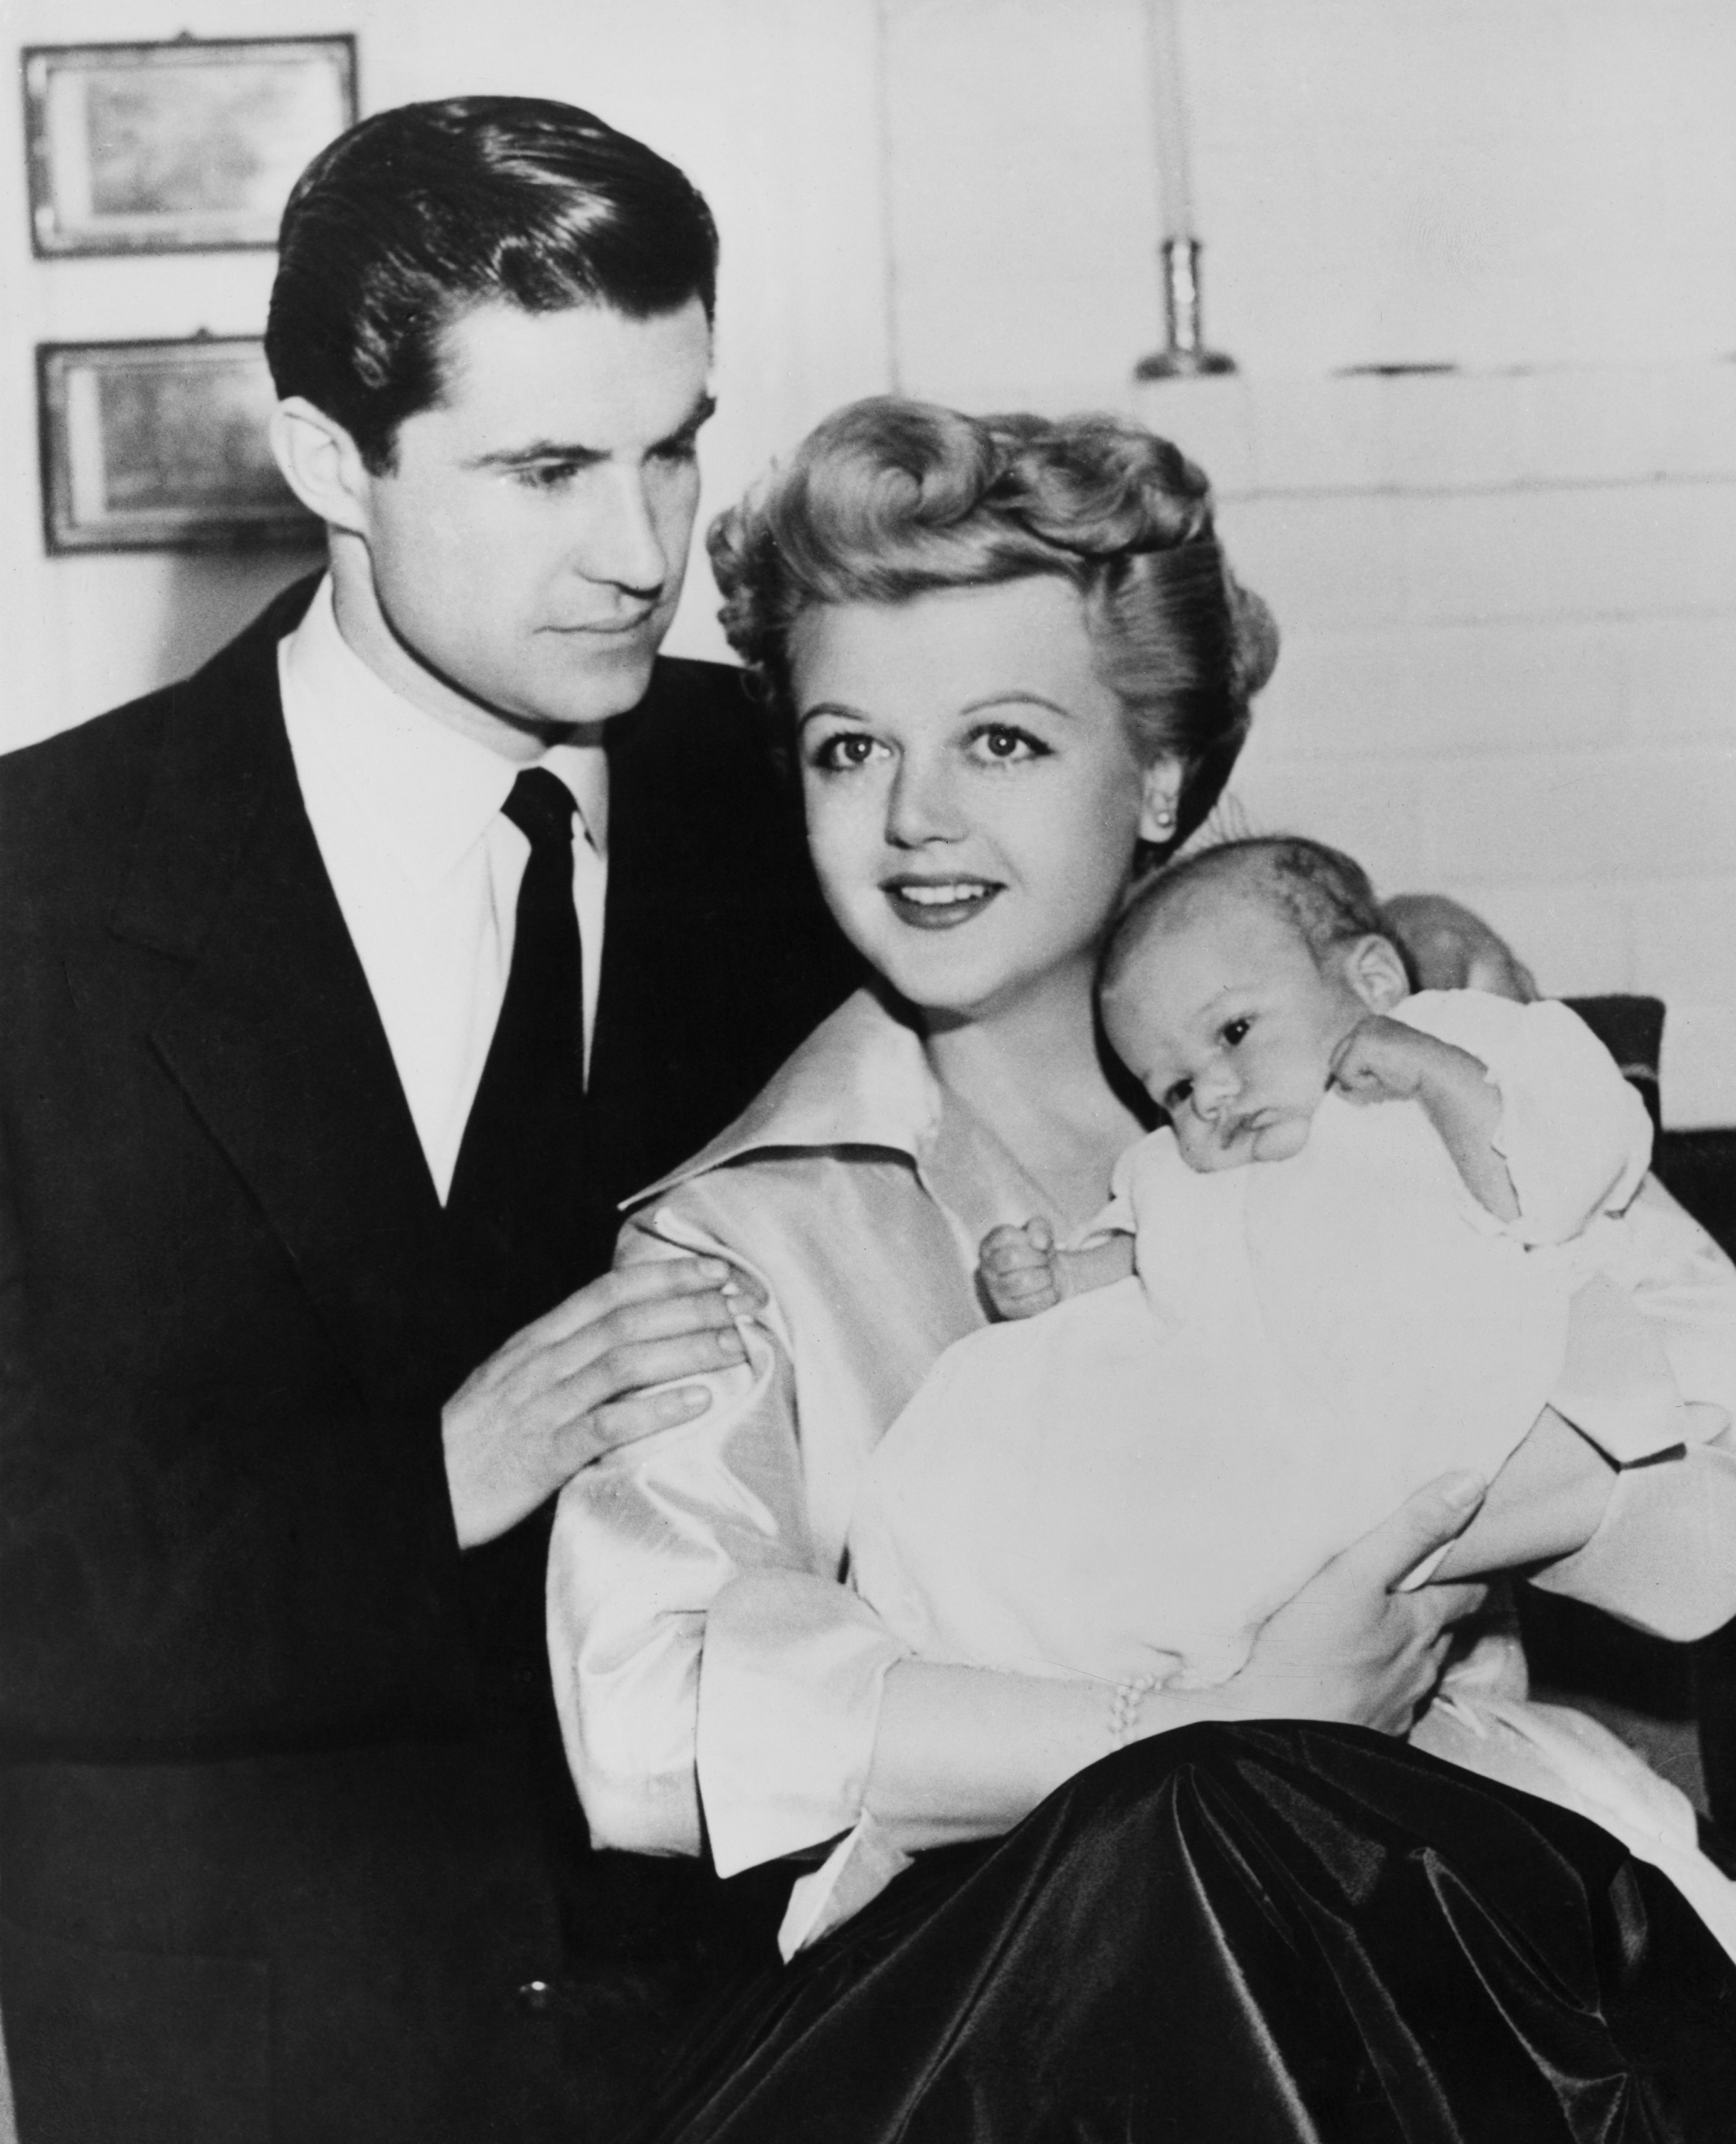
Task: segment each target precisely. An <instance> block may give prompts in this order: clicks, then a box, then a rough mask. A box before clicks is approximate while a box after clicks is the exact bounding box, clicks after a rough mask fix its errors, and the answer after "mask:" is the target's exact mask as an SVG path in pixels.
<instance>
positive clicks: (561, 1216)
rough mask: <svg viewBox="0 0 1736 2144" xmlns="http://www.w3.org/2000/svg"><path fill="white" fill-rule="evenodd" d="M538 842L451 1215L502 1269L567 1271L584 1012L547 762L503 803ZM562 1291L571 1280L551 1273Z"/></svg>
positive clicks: (563, 805) (569, 851)
mask: <svg viewBox="0 0 1736 2144" xmlns="http://www.w3.org/2000/svg"><path fill="white" fill-rule="evenodd" d="M501 808H502V810H503V811H505V815H506V816H507V817H508V818H509V819H510V820H511V821H512V823H513V824H514V826H516V827H517V828H518V829H519V831H520V832H521V833H522V834H523V835H524V836H525V838H526V839H527V840H528V841H530V858H529V861H527V862H526V864H525V876H524V878H523V880H522V881H520V886H519V903H518V912H517V922H516V924H515V928H514V932H513V944H512V966H511V970H510V972H509V974H508V975H507V979H506V995H505V997H504V999H503V1000H501V1005H500V1020H499V1021H498V1023H497V1024H496V1025H495V1034H494V1040H493V1042H492V1043H491V1045H490V1048H489V1053H488V1061H487V1063H486V1064H485V1065H484V1067H483V1072H482V1080H481V1084H480V1085H479V1087H478V1088H477V1089H476V1099H475V1101H474V1102H473V1103H472V1104H471V1105H470V1119H469V1121H468V1122H467V1123H466V1124H465V1133H464V1139H463V1142H462V1144H461V1145H460V1149H459V1154H458V1162H457V1166H456V1167H455V1169H454V1171H453V1174H452V1188H451V1191H450V1194H449V1196H448V1198H447V1201H446V1211H447V1214H448V1217H449V1218H450V1220H451V1221H453V1222H454V1223H455V1224H456V1225H457V1226H458V1227H459V1228H460V1229H461V1230H463V1231H465V1233H468V1234H470V1236H471V1238H472V1239H473V1248H474V1251H475V1253H480V1256H481V1257H482V1258H483V1259H484V1260H485V1261H486V1262H487V1263H490V1264H493V1263H496V1262H498V1261H500V1260H501V1259H505V1261H506V1262H507V1263H510V1264H512V1265H521V1264H523V1263H525V1261H526V1260H527V1259H530V1260H535V1259H549V1260H553V1261H555V1263H556V1264H557V1265H558V1263H559V1259H558V1253H559V1249H560V1243H561V1240H562V1238H564V1236H565V1233H566V1217H567V1216H568V1215H570V1213H571V1210H572V1208H573V1204H574V1198H575V1190H576V1188H577V1186H576V1177H577V1172H578V1164H579V1155H578V1139H579V1129H580V1124H581V1114H582V1109H583V1104H584V996H583V992H582V990H581V987H580V966H579V919H578V917H577V916H576V915H575V912H574V909H573V813H574V810H575V806H574V802H573V797H572V792H571V791H570V790H569V789H568V787H566V785H565V782H561V781H560V780H559V779H558V778H557V777H555V775H552V774H550V773H549V772H547V771H546V769H545V768H542V767H531V768H530V769H529V770H528V771H527V772H525V773H523V774H521V775H520V777H519V778H518V780H517V781H516V782H514V784H513V786H512V793H511V795H510V797H508V798H507V800H506V802H505V805H504V806H502V807H501ZM549 1278H550V1284H551V1285H552V1286H554V1287H555V1288H556V1289H557V1293H556V1294H555V1295H554V1296H553V1297H551V1298H550V1300H551V1301H555V1300H559V1292H560V1282H561V1280H562V1278H564V1276H562V1275H561V1274H560V1273H559V1271H558V1270H555V1269H552V1268H551V1269H550V1275H549Z"/></svg>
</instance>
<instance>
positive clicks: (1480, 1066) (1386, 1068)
mask: <svg viewBox="0 0 1736 2144" xmlns="http://www.w3.org/2000/svg"><path fill="white" fill-rule="evenodd" d="M1488 1073H1489V1068H1488V1066H1487V1065H1485V1064H1484V1062H1483V1060H1481V1058H1480V1057H1473V1056H1472V1055H1471V1054H1470V1051H1469V1050H1461V1049H1460V1047H1459V1046H1458V1045H1457V1044H1456V1043H1453V1042H1446V1041H1443V1040H1442V1039H1441V1038H1440V1036H1439V1035H1426V1034H1424V1033H1423V1032H1422V1031H1421V1030H1420V1029H1418V1028H1414V1027H1407V1026H1406V1025H1405V1023H1404V1021H1402V1020H1388V1019H1387V1018H1386V1017H1385V1015H1384V1014H1381V1013H1370V1015H1368V1016H1367V1018H1366V1019H1365V1020H1359V1021H1358V1023H1357V1024H1356V1025H1355V1027H1354V1028H1352V1029H1351V1030H1350V1034H1349V1035H1347V1036H1346V1038H1345V1040H1344V1041H1343V1042H1341V1044H1340V1045H1339V1046H1338V1050H1337V1054H1336V1055H1335V1056H1334V1058H1333V1060H1332V1083H1333V1084H1334V1085H1335V1086H1336V1087H1337V1088H1339V1089H1341V1091H1342V1093H1343V1094H1344V1095H1345V1096H1346V1099H1348V1100H1350V1101H1352V1102H1396V1101H1415V1102H1418V1103H1420V1104H1421V1106H1422V1109H1423V1113H1424V1114H1425V1116H1426V1117H1427V1118H1428V1119H1429V1121H1430V1124H1433V1125H1434V1127H1435V1130H1436V1132H1438V1133H1439V1134H1440V1141H1441V1144H1442V1145H1444V1146H1445V1149H1446V1150H1447V1152H1448V1153H1449V1154H1450V1155H1451V1156H1452V1158H1453V1165H1454V1166H1455V1168H1456V1169H1457V1170H1458V1171H1459V1174H1460V1176H1461V1177H1462V1178H1463V1179H1464V1180H1465V1187H1466V1189H1468V1190H1469V1191H1470V1194H1471V1196H1472V1197H1473V1198H1474V1199H1476V1200H1477V1202H1478V1203H1479V1204H1480V1205H1482V1206H1485V1207H1486V1208H1488V1210H1489V1211H1490V1213H1493V1214H1494V1215H1495V1218H1496V1219H1497V1220H1499V1221H1516V1220H1517V1219H1518V1218H1519V1196H1518V1194H1517V1193H1516V1192H1515V1190H1514V1188H1513V1179H1512V1177H1511V1176H1510V1174H1508V1171H1507V1164H1506V1162H1505V1160H1504V1159H1503V1158H1502V1156H1501V1154H1500V1152H1499V1151H1498V1150H1497V1149H1496V1147H1495V1134H1496V1132H1497V1131H1498V1130H1499V1129H1500V1122H1501V1095H1500V1089H1499V1088H1497V1087H1495V1086H1494V1085H1493V1084H1491V1083H1490V1079H1489V1076H1488Z"/></svg>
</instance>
